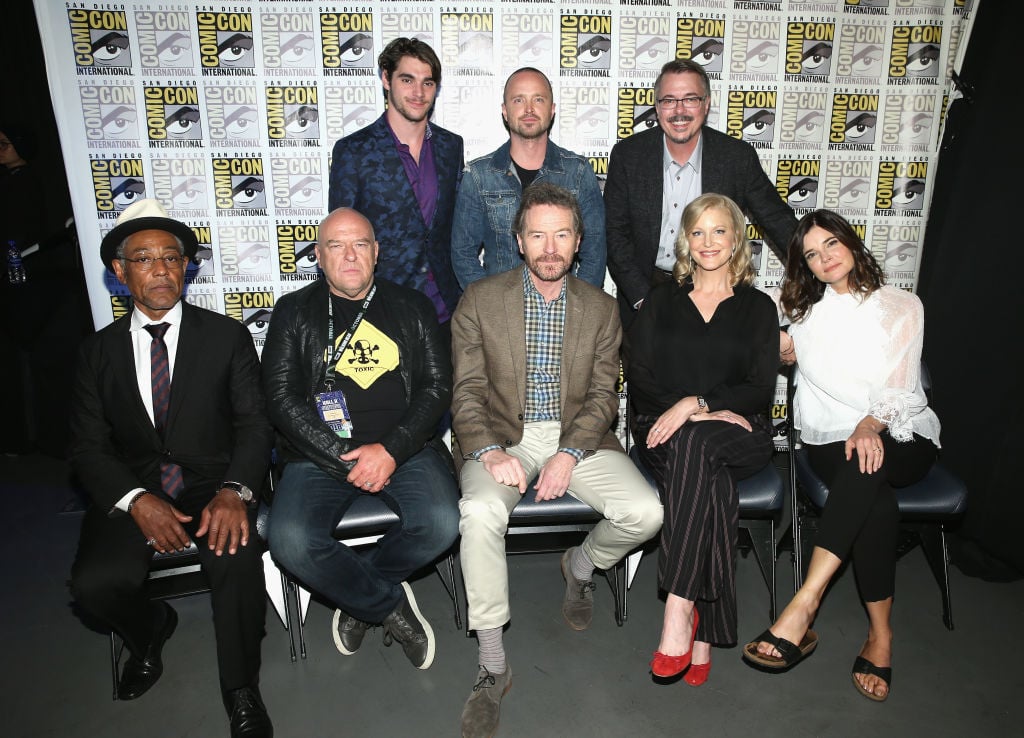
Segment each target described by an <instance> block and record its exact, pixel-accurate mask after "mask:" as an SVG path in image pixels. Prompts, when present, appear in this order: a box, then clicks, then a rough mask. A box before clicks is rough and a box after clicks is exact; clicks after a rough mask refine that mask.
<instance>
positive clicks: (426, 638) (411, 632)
mask: <svg viewBox="0 0 1024 738" xmlns="http://www.w3.org/2000/svg"><path fill="white" fill-rule="evenodd" d="M402 589H403V590H405V597H403V598H402V601H401V602H400V603H399V605H398V609H397V610H395V611H394V612H393V613H391V614H390V615H388V616H387V617H386V618H384V645H385V646H390V645H391V641H392V640H396V641H398V642H399V643H401V644H402V650H403V651H405V655H406V656H407V657H408V658H409V661H411V662H412V665H413V666H415V667H416V668H417V669H427V668H429V667H430V665H431V664H432V663H433V661H434V631H433V629H432V628H431V627H430V623H428V622H427V619H426V618H425V617H423V614H422V613H421V612H420V610H419V607H417V605H416V598H415V597H413V594H412V587H410V586H409V583H408V582H402Z"/></svg>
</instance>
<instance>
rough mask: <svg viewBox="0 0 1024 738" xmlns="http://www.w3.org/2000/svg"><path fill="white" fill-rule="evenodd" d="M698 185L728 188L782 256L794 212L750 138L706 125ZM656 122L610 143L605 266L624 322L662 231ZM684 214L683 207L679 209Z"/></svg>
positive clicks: (641, 292) (645, 284)
mask: <svg viewBox="0 0 1024 738" xmlns="http://www.w3.org/2000/svg"><path fill="white" fill-rule="evenodd" d="M701 138H702V139H703V146H704V149H703V159H702V161H701V192H717V193H719V194H721V195H726V196H728V197H730V198H732V200H734V201H735V202H736V204H737V205H739V206H740V209H741V210H742V211H743V212H744V214H746V216H747V217H748V218H749V219H750V221H751V222H752V223H755V224H757V225H759V226H760V227H761V229H762V230H763V231H764V234H765V237H766V240H767V242H768V246H769V248H771V249H772V251H774V252H775V254H776V255H777V256H778V257H779V259H781V260H782V262H783V263H785V261H786V248H787V246H788V245H789V239H790V237H791V236H792V235H793V231H794V230H795V229H796V224H797V220H796V216H794V215H793V211H792V210H791V209H790V208H789V205H787V204H786V202H785V201H784V200H783V199H782V197H781V196H780V195H779V193H778V191H777V190H776V189H775V186H774V185H773V184H772V181H771V180H770V179H769V178H768V176H767V175H766V174H765V172H764V169H763V168H762V167H761V163H760V161H759V159H758V157H757V151H756V150H755V149H754V147H753V146H751V145H750V144H748V143H746V142H745V141H740V140H738V139H735V138H732V137H731V136H727V135H725V134H724V133H721V132H720V131H716V130H715V129H713V128H708V127H707V126H704V128H703V129H701ZM663 151H664V135H663V133H662V131H661V128H652V129H650V130H649V131H644V132H642V133H637V134H635V135H633V136H630V137H629V138H626V139H623V140H622V141H619V142H618V143H617V144H615V146H614V147H613V148H612V153H611V158H610V159H609V162H608V181H607V182H606V183H605V188H604V206H605V223H606V224H607V225H606V228H607V231H608V271H609V272H611V275H612V279H614V280H615V284H616V287H617V288H618V294H619V298H620V308H622V310H623V313H622V317H623V323H624V324H626V323H628V322H631V320H632V312H633V310H632V306H633V305H635V304H636V303H637V302H638V301H640V300H642V299H643V298H645V297H646V296H647V292H648V291H649V290H650V289H651V274H652V272H653V271H654V261H655V259H656V258H657V256H658V242H659V240H660V238H661V198H662V195H663V193H664V183H663V172H662V168H661V162H662V152H663ZM680 215H681V214H680Z"/></svg>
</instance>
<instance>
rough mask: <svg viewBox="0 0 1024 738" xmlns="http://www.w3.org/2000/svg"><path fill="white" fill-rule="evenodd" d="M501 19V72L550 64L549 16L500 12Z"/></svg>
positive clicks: (551, 37) (551, 27)
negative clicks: (502, 70)
mask: <svg viewBox="0 0 1024 738" xmlns="http://www.w3.org/2000/svg"><path fill="white" fill-rule="evenodd" d="M501 18H502V23H501V66H502V68H503V69H507V70H508V69H518V68H519V67H537V68H539V69H546V68H550V67H551V66H552V65H553V63H554V57H553V56H552V54H553V53H554V49H555V44H554V40H555V36H554V33H555V23H554V18H553V17H552V16H551V15H550V14H539V13H532V14H530V13H504V14H502V17H501Z"/></svg>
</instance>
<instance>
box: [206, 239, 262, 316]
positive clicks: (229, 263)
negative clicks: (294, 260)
mask: <svg viewBox="0 0 1024 738" xmlns="http://www.w3.org/2000/svg"><path fill="white" fill-rule="evenodd" d="M217 247H218V250H219V253H220V269H221V274H222V275H223V277H224V281H226V282H260V281H263V280H266V279H267V278H268V277H270V275H271V274H272V273H273V271H274V263H273V261H274V252H273V250H272V249H271V246H270V239H269V238H268V233H267V228H266V226H263V225H243V226H236V225H231V226H221V227H220V228H219V229H218V230H217ZM257 307H268V306H267V305H258V306H257Z"/></svg>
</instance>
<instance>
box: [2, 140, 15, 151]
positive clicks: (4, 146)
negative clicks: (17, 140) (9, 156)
mask: <svg viewBox="0 0 1024 738" xmlns="http://www.w3.org/2000/svg"><path fill="white" fill-rule="evenodd" d="M8 146H13V144H12V143H11V142H10V141H4V140H0V151H3V150H4V149H6V148H7V147H8Z"/></svg>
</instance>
